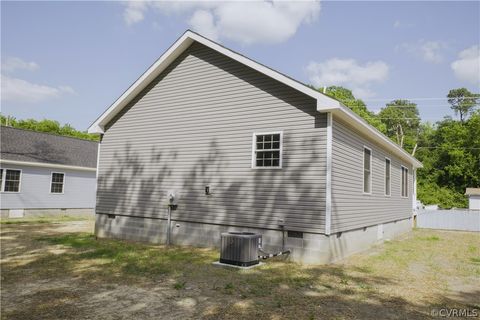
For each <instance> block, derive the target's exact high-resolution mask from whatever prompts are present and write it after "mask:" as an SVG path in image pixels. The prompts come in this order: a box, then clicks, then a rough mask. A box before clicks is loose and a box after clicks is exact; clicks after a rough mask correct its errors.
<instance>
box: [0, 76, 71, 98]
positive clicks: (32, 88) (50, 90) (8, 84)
mask: <svg viewBox="0 0 480 320" xmlns="http://www.w3.org/2000/svg"><path fill="white" fill-rule="evenodd" d="M1 80H2V81H1V82H2V85H1V88H2V94H1V97H2V100H3V101H15V102H27V103H34V102H41V101H44V100H49V99H52V98H58V97H60V96H61V95H63V94H73V93H75V91H74V90H73V89H72V88H71V87H69V86H59V87H50V86H46V85H40V84H35V83H31V82H28V81H26V80H22V79H18V78H14V77H10V76H5V75H1Z"/></svg>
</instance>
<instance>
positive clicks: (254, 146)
mask: <svg viewBox="0 0 480 320" xmlns="http://www.w3.org/2000/svg"><path fill="white" fill-rule="evenodd" d="M272 134H279V135H280V158H279V159H278V167H257V136H262V135H272ZM282 168H283V131H270V132H254V133H253V135H252V169H260V170H264V169H267V170H268V169H270V170H278V169H282Z"/></svg>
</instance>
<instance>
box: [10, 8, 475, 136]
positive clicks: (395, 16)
mask: <svg viewBox="0 0 480 320" xmlns="http://www.w3.org/2000/svg"><path fill="white" fill-rule="evenodd" d="M187 28H190V29H193V30H195V31H199V32H200V33H202V34H205V35H207V36H208V37H211V38H213V39H215V40H216V41H219V42H221V43H222V44H223V45H225V46H227V47H229V48H231V49H233V50H235V51H238V52H240V53H242V54H244V55H246V56H248V57H250V58H252V59H254V60H256V61H258V62H261V63H263V64H266V65H268V66H270V67H272V68H274V69H276V70H278V71H281V72H283V73H285V74H288V75H289V76H291V77H293V78H296V79H297V80H300V81H302V82H304V83H312V84H315V85H317V86H319V85H322V86H323V85H342V86H345V87H348V88H351V89H353V90H354V93H355V94H356V95H357V96H359V97H361V98H363V99H364V100H365V101H366V102H367V104H368V106H369V108H370V109H372V110H375V111H376V110H379V109H380V108H381V107H382V106H384V105H385V103H386V102H387V101H389V100H391V99H394V98H415V99H416V100H414V102H417V103H418V105H419V109H420V113H421V116H422V118H423V119H424V120H429V121H435V120H439V119H442V118H443V116H445V115H447V114H451V112H450V109H449V107H448V105H447V101H446V99H445V96H446V94H447V93H448V90H449V89H452V88H457V87H467V88H469V89H470V90H472V91H475V92H478V91H480V79H479V77H480V75H479V74H480V70H479V68H480V67H479V61H480V57H479V47H478V45H479V42H480V40H479V39H480V31H479V30H480V2H325V1H323V2H320V3H319V2H302V3H299V2H296V3H285V2H282V3H280V4H279V3H271V2H268V3H265V2H256V3H252V2H250V3H245V2H243V3H242V2H236V3H232V2H229V3H222V2H213V3H212V2H201V3H186V2H183V3H173V2H136V3H130V4H129V3H125V2H36V3H33V2H2V3H1V55H2V57H1V58H2V70H1V74H2V94H1V98H2V100H1V112H2V114H4V115H13V116H15V117H17V118H35V119H42V118H50V119H55V120H58V121H60V122H61V123H70V124H72V125H73V126H75V127H76V128H78V129H80V130H85V129H87V127H88V126H89V125H90V124H91V123H92V122H93V121H94V120H95V119H96V118H97V117H98V116H99V115H100V114H101V113H102V112H103V111H104V110H105V109H106V108H107V107H108V106H109V105H110V104H111V103H113V102H114V101H115V99H116V98H118V96H120V95H121V94H122V93H123V91H124V90H125V89H126V88H128V86H129V85H131V84H132V83H133V82H134V81H135V80H136V79H137V78H138V76H140V75H141V74H142V73H143V72H144V71H145V70H146V69H147V68H148V67H149V66H150V65H151V64H152V63H153V62H154V61H155V60H156V59H157V58H158V57H159V56H160V55H161V54H162V53H163V52H164V51H165V50H166V49H167V48H168V47H169V46H170V45H171V44H172V43H173V42H174V41H175V40H176V39H177V38H178V37H179V36H180V35H181V34H182V33H183V32H184V31H185V30H186V29H187Z"/></svg>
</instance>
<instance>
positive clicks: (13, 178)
mask: <svg viewBox="0 0 480 320" xmlns="http://www.w3.org/2000/svg"><path fill="white" fill-rule="evenodd" d="M1 173H2V185H1V186H2V190H1V191H3V192H20V179H21V176H22V170H14V169H2V171H1Z"/></svg>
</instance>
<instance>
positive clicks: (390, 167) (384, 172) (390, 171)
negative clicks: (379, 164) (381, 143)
mask: <svg viewBox="0 0 480 320" xmlns="http://www.w3.org/2000/svg"><path fill="white" fill-rule="evenodd" d="M387 160H388V164H389V168H388V174H389V179H388V191H389V193H387V181H386V180H387ZM383 174H384V175H385V176H384V179H383V188H384V189H385V190H384V194H385V197H391V196H392V159H390V158H388V157H385V170H384V171H383Z"/></svg>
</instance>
